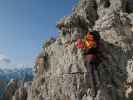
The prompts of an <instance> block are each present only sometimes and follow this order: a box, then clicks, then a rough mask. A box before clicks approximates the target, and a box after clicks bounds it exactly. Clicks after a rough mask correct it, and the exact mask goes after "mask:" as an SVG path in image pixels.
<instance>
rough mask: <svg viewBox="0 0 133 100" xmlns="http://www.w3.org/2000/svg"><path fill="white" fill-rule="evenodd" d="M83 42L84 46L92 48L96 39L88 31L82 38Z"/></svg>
mask: <svg viewBox="0 0 133 100" xmlns="http://www.w3.org/2000/svg"><path fill="white" fill-rule="evenodd" d="M84 44H85V48H94V47H96V41H95V39H94V37H93V35H91V34H90V33H87V35H86V36H85V38H84Z"/></svg>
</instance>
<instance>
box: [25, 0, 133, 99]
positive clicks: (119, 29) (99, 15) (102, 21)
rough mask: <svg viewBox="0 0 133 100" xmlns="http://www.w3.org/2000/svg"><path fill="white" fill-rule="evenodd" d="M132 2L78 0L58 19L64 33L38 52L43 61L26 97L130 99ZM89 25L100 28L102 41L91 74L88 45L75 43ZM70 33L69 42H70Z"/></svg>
mask: <svg viewBox="0 0 133 100" xmlns="http://www.w3.org/2000/svg"><path fill="white" fill-rule="evenodd" d="M129 2H132V0H80V1H79V4H77V5H76V7H75V8H74V9H73V12H72V14H71V15H70V16H66V17H64V18H63V19H61V20H60V21H59V23H57V27H58V28H59V32H60V33H62V32H65V33H67V34H66V36H65V37H62V36H59V37H58V38H57V39H56V41H52V43H49V42H50V41H48V43H49V45H47V47H45V46H44V48H43V49H42V52H41V53H40V54H39V57H38V58H41V63H38V62H37V64H36V66H35V69H36V71H35V78H34V80H33V82H32V86H31V88H30V90H29V91H28V98H27V100H132V99H133V52H132V51H133V31H132V28H133V24H132V22H133V17H132V7H133V5H132V3H129ZM129 12H130V13H129ZM62 25H63V28H62V27H61V26H62ZM91 30H97V31H99V32H100V35H101V40H100V42H101V44H102V46H101V48H99V54H98V55H97V56H98V58H97V59H99V61H100V63H99V65H98V66H97V69H95V70H94V74H93V76H91V74H90V73H91V72H90V71H89V70H88V68H89V67H90V66H86V64H85V61H84V55H83V52H84V51H83V50H82V49H77V48H76V47H75V40H76V39H77V37H78V36H81V37H83V36H84V35H85V34H86V32H88V31H91ZM68 33H71V43H69V45H67V46H66V43H67V42H68V35H69V34H68ZM42 60H43V61H42ZM91 78H92V79H94V80H95V82H93V83H92V81H91V80H90V79H91ZM91 84H94V87H95V92H96V93H95V94H96V95H95V96H94V95H92V93H93V91H92V87H91Z"/></svg>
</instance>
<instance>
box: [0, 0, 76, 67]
mask: <svg viewBox="0 0 133 100" xmlns="http://www.w3.org/2000/svg"><path fill="white" fill-rule="evenodd" d="M77 1H78V0H0V68H15V67H22V66H25V67H32V65H33V64H34V60H35V57H36V56H37V53H38V52H39V51H40V49H41V48H42V43H43V41H44V40H46V39H48V38H49V37H51V36H57V35H58V29H56V26H55V25H56V22H57V21H58V20H59V19H60V18H62V17H63V16H65V15H69V14H70V13H71V11H72V8H73V6H74V5H75V4H76V2H77Z"/></svg>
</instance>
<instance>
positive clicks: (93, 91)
mask: <svg viewBox="0 0 133 100" xmlns="http://www.w3.org/2000/svg"><path fill="white" fill-rule="evenodd" d="M92 67H93V66H92V65H91V64H90V62H87V71H88V74H89V80H90V85H91V95H92V96H96V89H95V81H94V74H93V69H92Z"/></svg>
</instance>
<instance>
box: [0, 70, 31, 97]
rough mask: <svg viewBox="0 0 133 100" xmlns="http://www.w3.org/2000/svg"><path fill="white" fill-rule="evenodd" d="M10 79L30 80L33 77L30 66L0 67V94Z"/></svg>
mask: <svg viewBox="0 0 133 100" xmlns="http://www.w3.org/2000/svg"><path fill="white" fill-rule="evenodd" d="M11 79H14V80H24V81H31V80H32V79H33V75H32V68H20V69H18V68H15V69H0V96H1V95H2V94H3V92H4V90H5V88H6V87H7V84H8V83H9V81H10V80H11Z"/></svg>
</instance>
